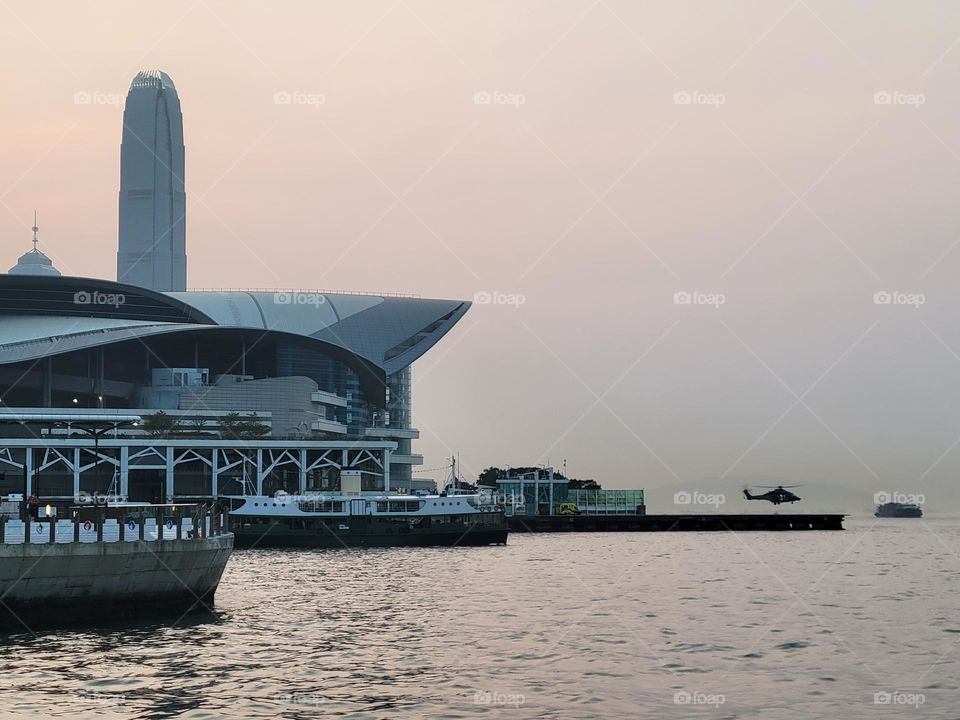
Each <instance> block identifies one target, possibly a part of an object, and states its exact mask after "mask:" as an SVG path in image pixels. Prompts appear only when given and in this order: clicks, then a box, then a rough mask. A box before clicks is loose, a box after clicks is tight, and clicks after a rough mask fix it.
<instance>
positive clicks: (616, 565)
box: [0, 517, 960, 718]
mask: <svg viewBox="0 0 960 720" xmlns="http://www.w3.org/2000/svg"><path fill="white" fill-rule="evenodd" d="M956 521H957V518H943V519H935V520H926V519H924V520H912V521H911V520H883V521H877V520H875V519H873V518H868V517H860V518H854V519H852V520H848V522H847V526H848V528H849V529H848V530H847V531H846V532H808V533H802V532H794V533H783V534H777V533H737V534H733V533H714V534H704V533H674V534H670V533H649V534H646V533H638V534H570V535H529V536H525V535H513V536H511V538H510V543H509V544H508V545H507V546H505V547H489V548H453V549H413V548H408V549H403V548H401V549H381V550H362V551H314V552H310V551H307V552H289V551H249V552H237V553H236V554H235V555H234V558H233V559H232V560H231V562H230V565H229V566H228V569H227V572H226V575H225V577H224V580H223V583H222V584H221V586H220V590H219V591H218V594H217V612H216V615H215V616H206V617H203V616H191V617H190V618H187V619H184V620H182V621H180V622H179V623H177V624H176V625H175V626H174V627H170V625H169V623H167V624H161V623H154V624H137V625H118V626H112V627H109V628H103V629H99V630H76V631H59V632H56V633H53V632H51V633H41V634H39V635H37V636H36V637H33V636H31V635H29V634H20V635H15V636H11V637H10V638H8V639H5V640H4V642H3V644H2V645H0V663H2V666H3V668H4V669H5V671H6V672H5V677H6V681H5V684H6V690H5V691H4V693H3V694H4V707H3V711H2V712H3V714H4V716H9V717H15V716H16V717H23V716H26V715H28V714H30V713H37V714H38V715H42V716H48V717H49V716H52V717H66V716H71V717H76V716H95V717H104V718H110V717H125V718H129V717H137V718H165V717H173V716H180V717H188V718H219V717H263V718H267V717H285V718H300V717H303V718H307V717H321V716H322V717H332V716H350V717H370V718H381V717H391V718H392V717H400V718H421V717H428V718H449V717H500V716H507V717H511V718H554V717H556V718H560V717H563V718H571V717H573V718H594V717H658V718H663V717H665V718H687V717H691V716H694V717H700V716H702V717H723V718H763V717H770V716H771V715H772V714H773V713H776V715H777V717H782V718H808V717H845V718H861V717H863V718H866V717H871V718H878V717H880V718H883V717H918V718H928V717H931V718H946V717H953V716H955V715H956V710H955V708H956V698H957V692H958V684H960V683H958V677H960V662H958V658H960V647H957V646H958V644H960V617H958V615H957V603H956V596H955V592H954V591H955V588H956V587H957V583H958V581H960V557H958V556H957V551H958V549H960V530H958V528H957V523H956ZM877 693H880V695H875V694H877ZM884 693H886V694H888V695H884ZM886 700H889V703H887V702H886ZM910 702H912V703H913V704H908V703H910ZM711 703H712V704H711Z"/></svg>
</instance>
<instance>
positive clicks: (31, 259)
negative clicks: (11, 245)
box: [10, 212, 60, 277]
mask: <svg viewBox="0 0 960 720" xmlns="http://www.w3.org/2000/svg"><path fill="white" fill-rule="evenodd" d="M32 229H33V250H29V251H27V252H25V253H24V254H23V255H21V256H20V258H19V259H18V260H17V264H16V265H14V266H13V267H12V268H10V274H11V275H45V276H47V277H60V271H59V270H57V269H56V268H55V267H54V266H53V260H51V259H50V258H48V257H47V256H46V255H44V254H43V253H42V252H40V250H39V249H38V248H37V243H38V242H40V240H39V238H38V237H37V233H39V232H40V228H39V227H37V214H36V212H34V214H33V228H32Z"/></svg>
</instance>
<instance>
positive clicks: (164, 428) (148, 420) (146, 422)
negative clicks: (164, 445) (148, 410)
mask: <svg viewBox="0 0 960 720" xmlns="http://www.w3.org/2000/svg"><path fill="white" fill-rule="evenodd" d="M179 428H180V424H179V423H178V422H177V419H176V418H173V417H170V416H169V415H167V413H165V412H164V411H163V410H160V411H159V412H156V413H154V414H153V415H147V417H145V418H144V419H143V429H144V430H145V431H146V432H148V433H150V434H151V435H153V436H154V437H166V436H168V435H176V434H177V430H179Z"/></svg>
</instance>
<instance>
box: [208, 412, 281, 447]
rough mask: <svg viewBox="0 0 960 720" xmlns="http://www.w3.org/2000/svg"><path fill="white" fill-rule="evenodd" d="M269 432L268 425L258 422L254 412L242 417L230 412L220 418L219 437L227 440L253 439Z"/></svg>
mask: <svg viewBox="0 0 960 720" xmlns="http://www.w3.org/2000/svg"><path fill="white" fill-rule="evenodd" d="M269 434H270V427H269V426H268V425H265V424H263V423H262V422H260V420H259V419H258V418H257V416H256V415H255V414H254V413H250V415H248V416H247V417H243V416H242V415H240V413H238V412H232V413H227V414H226V415H224V416H223V417H221V418H220V437H222V438H225V439H227V440H254V439H256V438H261V437H263V436H264V435H269Z"/></svg>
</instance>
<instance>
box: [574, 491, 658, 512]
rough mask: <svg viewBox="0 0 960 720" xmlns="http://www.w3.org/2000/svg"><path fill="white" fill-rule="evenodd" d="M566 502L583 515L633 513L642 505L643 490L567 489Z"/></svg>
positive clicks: (639, 509)
mask: <svg viewBox="0 0 960 720" xmlns="http://www.w3.org/2000/svg"><path fill="white" fill-rule="evenodd" d="M567 502H570V503H573V504H574V505H576V506H577V510H579V511H580V512H581V513H583V514H585V515H633V514H636V513H638V512H642V508H643V505H644V502H643V490H569V491H568V492H567Z"/></svg>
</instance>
